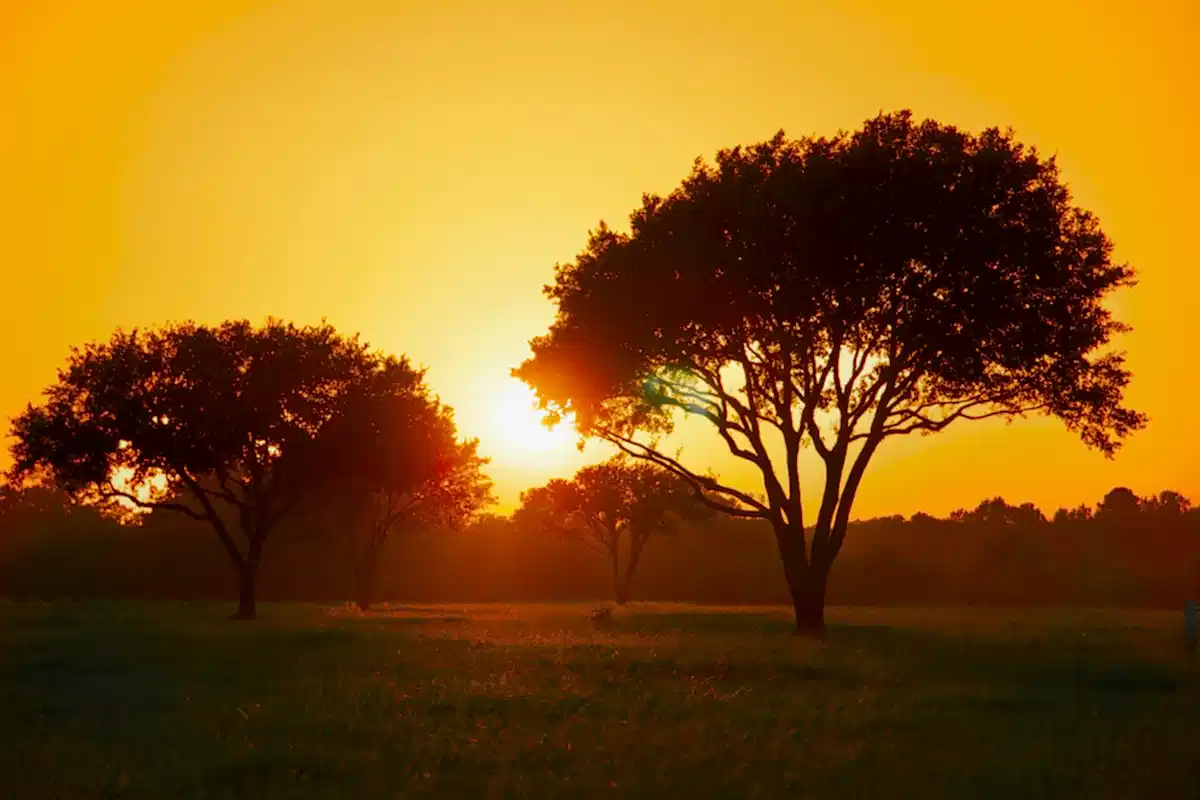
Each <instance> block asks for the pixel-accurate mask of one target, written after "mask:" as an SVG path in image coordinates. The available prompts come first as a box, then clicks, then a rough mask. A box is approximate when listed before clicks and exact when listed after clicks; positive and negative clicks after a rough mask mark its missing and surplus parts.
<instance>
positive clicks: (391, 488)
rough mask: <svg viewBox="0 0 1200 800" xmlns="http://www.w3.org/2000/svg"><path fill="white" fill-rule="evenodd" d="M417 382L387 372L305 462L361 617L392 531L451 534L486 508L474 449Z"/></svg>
mask: <svg viewBox="0 0 1200 800" xmlns="http://www.w3.org/2000/svg"><path fill="white" fill-rule="evenodd" d="M423 377H424V373H423V372H414V371H412V370H411V369H410V368H409V367H408V365H407V363H405V362H395V363H393V364H392V365H391V369H390V370H385V371H382V372H380V373H379V375H378V376H377V378H376V380H375V381H374V382H372V383H371V384H368V385H364V386H363V387H362V389H361V391H359V392H358V393H356V396H355V397H354V398H353V400H352V401H351V402H348V403H346V404H345V408H344V411H343V412H342V413H340V414H339V415H338V416H337V417H336V418H334V419H333V420H331V421H330V422H329V423H328V424H326V425H325V426H324V428H323V429H322V432H321V434H320V436H318V437H317V438H316V439H314V441H313V444H312V447H311V448H310V449H309V452H308V454H307V456H308V458H307V459H306V460H307V463H308V467H307V469H308V470H310V471H311V474H312V475H314V476H320V477H321V480H320V484H321V485H322V487H323V489H322V495H321V496H322V497H323V498H324V501H325V505H326V508H327V509H329V510H332V511H333V512H334V515H335V519H334V520H333V521H332V524H331V526H330V527H331V530H330V531H329V533H330V534H331V535H332V538H333V542H334V543H335V544H336V545H338V546H339V547H340V549H341V550H342V551H343V552H344V553H346V554H347V555H348V556H349V558H350V561H351V564H352V567H353V570H354V581H355V589H356V592H357V597H356V598H355V600H356V601H357V603H358V606H359V608H361V609H363V610H366V609H368V608H370V605H371V601H372V599H373V594H374V589H375V583H376V577H377V572H378V568H379V562H380V557H381V555H382V552H383V548H384V545H385V544H386V543H387V541H388V538H389V536H390V535H391V534H392V533H393V532H399V531H406V530H407V531H411V530H416V529H419V528H433V527H438V528H451V529H453V528H458V527H461V526H462V525H464V524H466V523H467V522H469V521H471V519H472V518H473V517H474V516H475V515H476V514H477V513H478V512H479V511H480V510H481V509H483V508H484V507H486V506H487V505H489V504H490V503H491V502H492V501H493V498H492V493H491V486H492V484H491V481H490V480H489V479H488V478H487V477H486V476H485V475H484V474H483V472H482V467H483V466H484V465H485V464H486V463H487V459H485V458H482V457H480V456H479V454H478V447H479V442H478V440H470V441H466V442H460V441H458V439H457V428H456V427H455V424H454V412H453V410H452V409H451V408H450V407H449V406H445V405H442V404H441V402H440V401H439V400H438V399H437V398H434V397H430V396H429V393H428V390H427V389H426V387H425V384H424V382H423Z"/></svg>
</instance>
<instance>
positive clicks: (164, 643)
mask: <svg viewBox="0 0 1200 800" xmlns="http://www.w3.org/2000/svg"><path fill="white" fill-rule="evenodd" d="M587 611H588V608H587V607H585V606H563V605H556V606H551V605H544V606H543V605H526V606H515V607H510V606H439V607H404V608H393V609H390V610H389V611H387V612H378V613H373V614H369V615H358V614H355V613H352V612H349V611H345V610H342V609H340V608H339V609H329V608H322V607H318V606H312V605H266V606H264V607H263V608H262V610H261V613H262V617H263V618H262V619H261V620H259V621H258V622H255V623H233V622H228V621H226V620H225V619H224V618H223V617H224V615H225V614H226V613H227V612H228V609H227V608H226V607H225V606H220V605H207V604H194V605H191V604H161V605H151V604H133V603H62V604H38V603H0V798H11V799H12V800H19V799H20V798H42V797H45V798H52V797H57V798H75V797H87V798H193V797H195V798H199V797H204V798H234V797H245V798H251V797H252V798H274V797H288V798H291V797H296V798H309V797H329V798H358V797H362V798H385V797H387V798H390V797H423V796H430V797H516V796H528V797H556V796H558V797H573V798H574V797H592V796H607V797H653V798H667V797H686V798H701V797H731V798H776V797H785V796H820V797H853V796H859V797H888V798H893V797H921V798H928V797H954V798H962V797H997V798H1001V797H1002V798H1013V797H1021V798H1031V797H1076V796H1079V797H1082V796H1087V797H1089V798H1095V797H1186V796H1196V794H1197V792H1200V658H1194V657H1189V656H1187V655H1186V654H1184V653H1183V651H1182V645H1181V640H1182V635H1181V634H1182V630H1181V629H1182V620H1181V618H1180V615H1175V614H1155V613H1146V614H1143V613H1119V612H1114V613H1109V612H1077V613H1071V612H1054V613H1050V612H1016V611H1014V612H998V611H967V610H954V611H934V610H930V611H881V610H880V611H876V610H865V609H864V610H834V611H832V612H831V614H830V617H831V620H832V623H833V625H832V627H831V630H830V636H829V640H828V642H826V643H824V644H821V643H816V642H809V641H800V640H795V639H793V638H792V637H791V636H789V635H788V634H789V630H790V627H789V622H788V619H787V616H786V615H785V614H784V613H782V612H775V611H768V612H764V611H763V610H762V609H711V608H699V607H691V606H667V605H656V606H651V605H645V606H642V605H636V606H632V607H630V608H629V609H626V610H624V611H621V612H619V613H618V614H617V616H616V618H615V620H614V622H613V624H612V626H611V627H610V628H608V629H605V630H597V629H596V628H594V627H593V626H592V624H591V623H590V622H589V621H588V620H587V618H586V614H587Z"/></svg>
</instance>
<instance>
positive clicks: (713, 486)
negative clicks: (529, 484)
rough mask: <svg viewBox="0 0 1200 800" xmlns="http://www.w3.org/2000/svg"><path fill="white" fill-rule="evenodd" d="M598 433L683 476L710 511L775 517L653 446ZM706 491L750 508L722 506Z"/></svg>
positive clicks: (752, 500) (602, 431) (633, 454)
mask: <svg viewBox="0 0 1200 800" xmlns="http://www.w3.org/2000/svg"><path fill="white" fill-rule="evenodd" d="M597 434H598V435H599V436H601V437H602V438H604V439H606V440H607V441H609V442H610V443H612V444H613V445H615V446H616V447H617V448H618V449H619V450H621V452H623V453H625V454H626V455H629V456H631V457H633V458H638V459H641V460H643V461H649V462H650V463H652V464H657V465H658V466H660V467H662V468H664V469H667V470H670V471H671V472H673V473H675V474H676V475H678V476H679V477H681V478H683V479H684V480H685V481H687V482H688V483H689V484H690V485H691V486H692V488H693V489H695V490H696V496H697V498H698V499H699V500H700V501H701V502H703V503H704V504H705V505H707V506H709V507H710V508H712V509H714V510H716V511H720V512H722V513H725V514H729V515H730V516H738V517H751V518H756V519H766V520H769V519H771V518H772V514H771V510H770V509H769V508H768V507H767V506H765V505H763V504H762V503H761V502H760V501H758V500H756V499H755V498H754V497H752V496H750V495H749V494H746V493H745V492H742V491H739V490H738V489H734V488H732V487H730V486H725V485H723V484H720V483H717V482H716V481H715V480H714V479H712V478H708V477H705V476H702V475H697V474H696V473H694V472H692V471H691V470H689V469H688V468H687V467H685V466H683V465H682V464H680V463H679V462H678V461H676V460H675V459H673V458H670V457H668V456H665V455H663V454H662V453H660V452H658V451H657V450H655V449H654V448H653V447H651V446H649V445H645V444H642V443H641V442H636V441H634V440H633V439H630V438H629V437H627V436H622V435H620V434H618V433H616V432H614V431H611V430H606V429H603V428H598V429H597ZM705 492H713V493H715V494H721V495H725V496H726V497H730V498H732V499H734V500H736V501H738V502H740V503H742V504H744V505H746V506H749V507H750V508H739V507H738V506H733V505H729V504H727V503H721V502H719V501H717V500H714V499H713V498H711V497H709V496H708V495H707V494H705Z"/></svg>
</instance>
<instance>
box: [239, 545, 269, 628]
mask: <svg viewBox="0 0 1200 800" xmlns="http://www.w3.org/2000/svg"><path fill="white" fill-rule="evenodd" d="M265 539H266V536H265V535H263V534H262V533H261V531H258V532H255V534H254V535H253V536H251V538H250V547H249V549H248V550H247V552H246V560H245V562H243V563H242V564H241V565H240V566H239V567H238V610H237V613H236V614H234V615H233V618H234V619H255V618H256V617H257V615H258V594H257V588H258V564H259V561H260V559H261V558H262V549H263V541H264V540H265Z"/></svg>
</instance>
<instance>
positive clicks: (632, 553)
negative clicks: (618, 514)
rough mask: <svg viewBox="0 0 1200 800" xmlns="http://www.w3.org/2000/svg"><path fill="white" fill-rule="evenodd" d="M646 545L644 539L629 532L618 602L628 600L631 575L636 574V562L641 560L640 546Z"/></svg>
mask: <svg viewBox="0 0 1200 800" xmlns="http://www.w3.org/2000/svg"><path fill="white" fill-rule="evenodd" d="M645 546H646V540H645V539H644V538H641V537H638V536H637V535H635V534H633V533H630V536H629V562H628V563H627V564H626V565H625V582H624V585H623V586H622V587H621V593H620V596H619V599H618V601H617V602H618V603H620V604H621V605H625V603H627V602H628V601H629V594H630V591H631V590H632V588H633V576H634V575H636V574H637V568H638V562H640V561H641V560H642V548H643V547H645Z"/></svg>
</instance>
